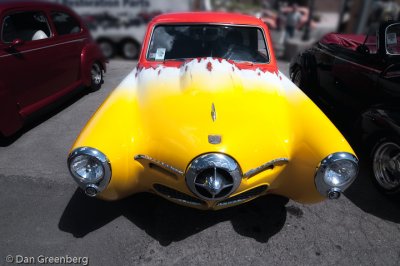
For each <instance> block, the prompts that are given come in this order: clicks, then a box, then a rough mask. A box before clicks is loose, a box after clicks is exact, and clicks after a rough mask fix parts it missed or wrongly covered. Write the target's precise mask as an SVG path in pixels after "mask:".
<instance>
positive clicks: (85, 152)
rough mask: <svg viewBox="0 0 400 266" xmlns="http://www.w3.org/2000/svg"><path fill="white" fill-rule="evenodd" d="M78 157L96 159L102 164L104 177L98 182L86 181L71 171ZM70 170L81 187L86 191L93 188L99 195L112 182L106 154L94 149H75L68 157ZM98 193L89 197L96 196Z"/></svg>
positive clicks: (97, 180)
mask: <svg viewBox="0 0 400 266" xmlns="http://www.w3.org/2000/svg"><path fill="white" fill-rule="evenodd" d="M78 156H83V157H89V158H90V159H94V160H96V161H97V162H98V163H100V165H101V167H102V169H103V176H102V177H100V178H98V179H96V180H84V179H83V178H82V177H81V176H80V175H79V174H77V173H76V172H74V171H73V170H72V169H71V163H72V162H73V161H74V159H75V158H77V157H78ZM68 170H69V172H70V174H71V175H72V177H73V179H74V180H75V182H76V183H77V184H78V185H79V187H80V188H82V189H83V190H85V191H86V189H87V188H91V189H95V190H96V191H97V193H99V192H101V191H103V190H104V189H105V188H106V187H107V185H108V184H109V183H110V181H111V164H110V161H109V160H108V158H107V156H106V155H105V154H104V153H102V152H101V151H99V150H98V149H95V148H92V147H79V148H76V149H74V150H73V151H72V152H71V153H70V154H69V156H68ZM97 193H95V194H91V195H89V196H95V195H96V194H97Z"/></svg>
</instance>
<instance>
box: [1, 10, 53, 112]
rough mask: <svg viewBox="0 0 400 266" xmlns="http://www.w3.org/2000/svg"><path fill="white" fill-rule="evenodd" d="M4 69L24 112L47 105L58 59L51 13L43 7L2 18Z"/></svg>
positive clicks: (4, 79) (9, 84)
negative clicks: (51, 26) (50, 23)
mask: <svg viewBox="0 0 400 266" xmlns="http://www.w3.org/2000/svg"><path fill="white" fill-rule="evenodd" d="M1 21H2V27H1V42H2V46H3V48H2V56H1V57H0V73H2V76H3V83H4V85H5V86H6V87H7V88H9V89H10V90H11V91H12V92H13V94H14V97H15V99H16V101H17V103H16V104H17V105H18V108H19V109H20V113H21V114H22V115H29V114H31V113H32V112H34V111H36V110H38V109H40V108H41V107H43V106H44V105H45V102H46V101H45V100H46V99H47V98H49V96H51V94H52V93H53V86H54V80H55V79H56V78H57V77H56V76H55V73H56V71H55V69H54V67H53V66H54V64H55V62H57V60H58V55H57V52H56V49H55V48H54V45H53V38H52V32H51V29H50V26H49V22H48V17H47V16H46V12H44V11H43V10H37V9H34V10H24V9H20V10H13V11H12V12H6V13H5V14H4V15H3V16H2V18H1Z"/></svg>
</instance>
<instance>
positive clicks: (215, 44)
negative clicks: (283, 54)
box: [147, 24, 269, 63]
mask: <svg viewBox="0 0 400 266" xmlns="http://www.w3.org/2000/svg"><path fill="white" fill-rule="evenodd" d="M197 57H220V58H224V59H227V60H233V61H246V62H252V63H268V62H269V55H268V49H267V46H266V42H265V38H264V34H263V32H262V31H261V29H260V28H256V27H241V26H222V25H197V24H196V25H160V26H157V27H156V28H155V29H154V31H153V34H152V38H151V41H150V47H149V49H148V53H147V60H149V61H164V60H184V59H189V58H197Z"/></svg>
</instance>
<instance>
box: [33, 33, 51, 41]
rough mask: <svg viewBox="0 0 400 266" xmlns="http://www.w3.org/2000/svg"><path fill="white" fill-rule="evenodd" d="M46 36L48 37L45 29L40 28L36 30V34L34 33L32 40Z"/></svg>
mask: <svg viewBox="0 0 400 266" xmlns="http://www.w3.org/2000/svg"><path fill="white" fill-rule="evenodd" d="M46 38H48V36H47V35H46V33H44V31H42V30H38V31H36V32H35V34H33V36H32V41H36V40H42V39H46Z"/></svg>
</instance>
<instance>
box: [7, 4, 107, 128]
mask: <svg viewBox="0 0 400 266" xmlns="http://www.w3.org/2000/svg"><path fill="white" fill-rule="evenodd" d="M0 30H1V33H0V38H1V41H0V73H1V74H0V135H3V136H10V135H12V134H13V133H15V132H16V131H17V130H19V129H20V128H21V127H22V126H23V124H24V121H26V119H27V118H28V117H29V116H31V115H32V114H33V113H36V112H37V111H39V110H41V109H43V108H44V107H46V106H48V105H50V104H53V103H55V102H58V101H59V100H61V99H64V98H65V96H66V95H68V94H70V93H71V92H72V91H75V90H77V89H79V88H84V87H88V88H90V89H92V90H96V89H99V88H100V86H101V84H102V83H103V73H104V71H105V69H106V65H105V63H106V61H105V59H104V57H103V55H102V53H101V51H100V50H99V48H98V47H97V46H96V44H95V43H94V41H93V40H92V38H91V37H90V34H89V31H88V30H87V28H86V27H85V26H84V24H83V23H82V21H81V19H80V18H79V17H78V16H77V15H76V14H75V13H74V12H73V11H72V10H70V9H69V8H67V7H65V6H62V5H59V4H54V3H48V2H37V1H35V2H33V1H30V2H22V1H1V2H0Z"/></svg>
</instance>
